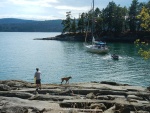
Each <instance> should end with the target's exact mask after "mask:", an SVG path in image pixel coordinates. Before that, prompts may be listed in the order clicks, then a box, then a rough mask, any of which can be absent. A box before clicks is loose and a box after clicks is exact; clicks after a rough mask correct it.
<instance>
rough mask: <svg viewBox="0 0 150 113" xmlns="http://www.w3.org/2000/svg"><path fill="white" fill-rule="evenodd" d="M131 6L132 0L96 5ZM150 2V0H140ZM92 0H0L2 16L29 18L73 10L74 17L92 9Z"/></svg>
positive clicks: (101, 1)
mask: <svg viewBox="0 0 150 113" xmlns="http://www.w3.org/2000/svg"><path fill="white" fill-rule="evenodd" d="M111 1H114V2H115V3H116V4H117V5H119V4H120V6H122V7H124V6H126V7H129V6H130V5H131V3H132V0H95V7H98V8H99V9H102V8H106V6H107V5H108V3H109V2H111ZM138 2H146V3H147V2H148V0H138ZM91 5H92V0H0V18H20V19H28V20H54V19H65V18H66V12H69V11H71V14H72V18H74V17H75V18H78V17H79V14H81V13H83V12H88V11H89V10H90V9H91Z"/></svg>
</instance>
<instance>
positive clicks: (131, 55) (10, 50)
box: [0, 32, 150, 86]
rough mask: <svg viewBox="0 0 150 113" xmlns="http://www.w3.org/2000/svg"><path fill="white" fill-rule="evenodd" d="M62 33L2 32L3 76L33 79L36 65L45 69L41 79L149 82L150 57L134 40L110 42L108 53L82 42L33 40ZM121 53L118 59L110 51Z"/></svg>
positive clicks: (0, 69) (0, 64) (0, 73)
mask: <svg viewBox="0 0 150 113" xmlns="http://www.w3.org/2000/svg"><path fill="white" fill-rule="evenodd" d="M58 34H60V33H40V32H36V33H34V32H33V33H29V32H26V33H18V32H16V33H10V32H6V33H4V32H0V79H1V80H7V79H20V80H26V81H29V82H33V76H34V73H35V68H36V67H39V68H40V71H41V72H42V83H60V78H61V77H64V76H72V79H71V81H70V82H90V81H114V82H119V83H128V84H131V85H141V86H150V71H149V70H150V61H149V60H148V61H145V60H143V59H142V58H141V57H139V56H138V55H137V49H136V48H135V46H134V44H123V43H108V45H109V47H110V53H109V54H107V55H99V54H92V53H89V52H86V51H85V49H84V46H83V44H82V43H78V42H63V41H62V42H61V41H50V40H49V41H44V40H33V39H34V38H45V37H49V36H55V35H58ZM112 53H117V54H119V55H120V59H119V61H114V60H112V59H111V57H110V55H111V54H112Z"/></svg>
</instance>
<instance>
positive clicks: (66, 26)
mask: <svg viewBox="0 0 150 113" xmlns="http://www.w3.org/2000/svg"><path fill="white" fill-rule="evenodd" d="M71 21H72V20H71V12H66V20H63V21H62V25H63V26H64V29H63V31H62V33H65V32H70V31H71Z"/></svg>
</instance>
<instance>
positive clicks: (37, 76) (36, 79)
mask: <svg viewBox="0 0 150 113" xmlns="http://www.w3.org/2000/svg"><path fill="white" fill-rule="evenodd" d="M40 76H41V72H40V71H39V68H36V72H35V75H34V78H35V82H36V90H38V88H40V89H41V78H40Z"/></svg>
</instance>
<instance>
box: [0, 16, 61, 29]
mask: <svg viewBox="0 0 150 113" xmlns="http://www.w3.org/2000/svg"><path fill="white" fill-rule="evenodd" d="M61 23H62V20H46V21H34V20H23V19H16V18H3V19H0V32H62V29H63V26H62V24H61Z"/></svg>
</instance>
